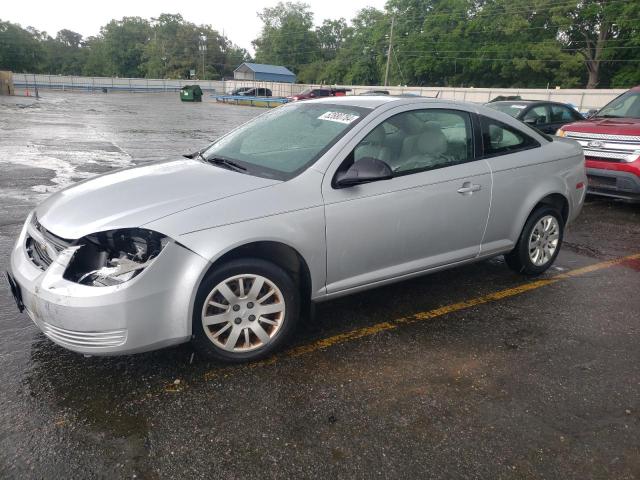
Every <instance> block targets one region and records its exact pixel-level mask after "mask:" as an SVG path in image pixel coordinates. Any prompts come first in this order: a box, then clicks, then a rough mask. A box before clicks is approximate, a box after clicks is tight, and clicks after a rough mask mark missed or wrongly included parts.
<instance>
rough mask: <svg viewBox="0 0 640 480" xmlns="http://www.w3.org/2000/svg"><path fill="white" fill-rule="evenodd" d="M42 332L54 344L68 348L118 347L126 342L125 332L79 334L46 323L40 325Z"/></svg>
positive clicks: (78, 332) (111, 331)
mask: <svg viewBox="0 0 640 480" xmlns="http://www.w3.org/2000/svg"><path fill="white" fill-rule="evenodd" d="M40 326H41V328H42V332H43V333H44V334H45V335H46V336H47V337H49V338H50V339H51V340H53V341H54V342H57V343H59V344H62V345H67V346H69V347H93V348H100V347H118V346H120V345H122V344H124V343H125V342H126V341H127V330H126V329H122V330H105V331H103V332H81V331H77V330H67V329H65V328H60V327H56V326H54V325H51V324H50V323H47V322H42V323H41V324H40Z"/></svg>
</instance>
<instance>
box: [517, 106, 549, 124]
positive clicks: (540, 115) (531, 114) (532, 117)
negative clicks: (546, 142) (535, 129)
mask: <svg viewBox="0 0 640 480" xmlns="http://www.w3.org/2000/svg"><path fill="white" fill-rule="evenodd" d="M522 121H523V122H525V123H528V124H529V125H543V124H545V123H549V119H548V118H547V107H545V106H544V105H538V106H537V107H533V108H532V109H530V110H529V111H528V112H527V113H525V115H524V117H523V118H522Z"/></svg>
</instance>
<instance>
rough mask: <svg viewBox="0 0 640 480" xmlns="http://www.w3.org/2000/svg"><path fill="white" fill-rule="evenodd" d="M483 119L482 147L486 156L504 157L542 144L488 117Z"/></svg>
mask: <svg viewBox="0 0 640 480" xmlns="http://www.w3.org/2000/svg"><path fill="white" fill-rule="evenodd" d="M481 119H482V145H483V148H484V155H485V156H495V155H504V154H507V153H512V152H515V151H518V150H527V149H529V148H535V147H539V146H540V144H539V143H538V142H537V141H535V140H534V139H533V138H531V137H529V136H528V135H525V134H524V133H523V132H521V131H520V130H517V129H515V128H513V127H510V126H508V125H505V124H504V123H502V122H499V121H498V120H493V119H491V118H487V117H481Z"/></svg>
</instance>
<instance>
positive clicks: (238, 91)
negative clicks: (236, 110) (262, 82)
mask: <svg viewBox="0 0 640 480" xmlns="http://www.w3.org/2000/svg"><path fill="white" fill-rule="evenodd" d="M252 88H253V87H240V88H236V89H235V90H233V91H232V92H231V93H230V95H242V93H243V92H246V91H247V90H251V89H252Z"/></svg>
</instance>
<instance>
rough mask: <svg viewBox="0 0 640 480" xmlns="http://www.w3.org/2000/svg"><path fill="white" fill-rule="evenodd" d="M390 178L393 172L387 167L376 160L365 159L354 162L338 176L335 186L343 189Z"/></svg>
mask: <svg viewBox="0 0 640 480" xmlns="http://www.w3.org/2000/svg"><path fill="white" fill-rule="evenodd" d="M390 178H393V172H392V171H391V167H389V165H387V164H386V163H385V162H383V161H382V160H378V159H377V158H371V157H365V158H362V159H360V160H358V161H357V162H354V163H353V165H351V166H350V167H349V169H348V170H347V171H346V172H344V173H341V174H338V176H337V178H336V181H335V185H336V187H338V188H344V187H351V186H353V185H360V184H362V183H369V182H375V181H378V180H388V179H390Z"/></svg>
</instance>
